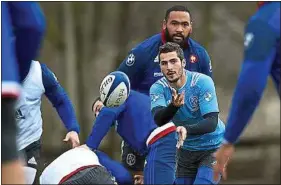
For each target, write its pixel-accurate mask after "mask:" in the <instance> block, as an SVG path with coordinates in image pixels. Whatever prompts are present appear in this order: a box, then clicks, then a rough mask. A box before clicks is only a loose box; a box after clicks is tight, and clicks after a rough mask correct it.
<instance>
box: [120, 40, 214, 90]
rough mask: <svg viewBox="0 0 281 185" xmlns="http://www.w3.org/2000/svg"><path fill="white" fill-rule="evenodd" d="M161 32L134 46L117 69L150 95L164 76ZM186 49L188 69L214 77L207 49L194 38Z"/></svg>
mask: <svg viewBox="0 0 281 185" xmlns="http://www.w3.org/2000/svg"><path fill="white" fill-rule="evenodd" d="M163 42H164V41H163V40H162V37H161V34H156V35H154V36H152V37H150V38H148V39H146V40H145V41H143V42H142V43H140V44H139V45H137V46H136V47H135V48H133V49H132V50H131V51H130V53H129V55H128V56H127V58H126V59H125V60H124V61H123V62H122V63H121V65H120V66H119V68H118V69H117V70H119V71H123V72H124V73H126V74H127V75H128V77H129V79H130V82H131V88H132V89H133V90H136V91H138V92H141V93H144V94H147V95H149V89H150V87H151V86H152V84H153V83H154V82H156V81H157V80H159V79H160V78H161V77H163V74H162V73H161V71H160V66H159V59H158V52H159V47H160V46H161V45H162V44H163ZM186 42H187V45H188V47H186V48H185V49H184V50H183V51H184V56H185V59H186V62H187V65H186V67H185V68H186V69H188V70H189V71H196V72H199V73H203V74H206V75H208V76H210V77H212V67H211V60H210V57H209V55H208V53H207V51H206V50H205V49H204V47H202V46H201V45H200V44H198V43H197V42H195V41H194V40H192V39H190V38H189V39H188V40H187V41H186Z"/></svg>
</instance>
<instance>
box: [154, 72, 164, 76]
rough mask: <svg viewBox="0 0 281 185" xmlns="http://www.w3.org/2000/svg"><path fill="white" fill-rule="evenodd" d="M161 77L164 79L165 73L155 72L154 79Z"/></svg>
mask: <svg viewBox="0 0 281 185" xmlns="http://www.w3.org/2000/svg"><path fill="white" fill-rule="evenodd" d="M159 76H161V77H162V76H163V73H161V72H159V73H157V72H155V73H154V77H159Z"/></svg>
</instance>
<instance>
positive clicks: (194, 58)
mask: <svg viewBox="0 0 281 185" xmlns="http://www.w3.org/2000/svg"><path fill="white" fill-rule="evenodd" d="M197 61H198V59H197V57H196V56H195V55H191V56H190V62H191V63H196V62H197Z"/></svg>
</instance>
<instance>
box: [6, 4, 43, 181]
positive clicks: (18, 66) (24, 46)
mask: <svg viewBox="0 0 281 185" xmlns="http://www.w3.org/2000/svg"><path fill="white" fill-rule="evenodd" d="M1 26H2V32H1V38H2V41H1V45H2V47H1V48H2V49H1V53H2V55H1V62H2V91H1V99H2V109H1V114H2V118H1V124H2V132H1V133H2V138H1V139H2V142H1V150H2V153H1V154H2V157H1V167H2V174H1V176H2V183H3V184H24V183H26V181H25V179H24V176H23V171H22V164H21V162H20V160H19V158H18V157H19V156H18V152H17V144H16V130H17V129H16V120H15V102H16V100H17V98H18V96H20V82H21V81H22V80H23V79H24V78H23V77H24V76H25V75H26V74H27V72H28V71H29V67H30V63H31V60H32V59H34V58H35V57H36V56H37V53H38V51H39V47H40V43H41V39H42V38H43V34H44V31H45V19H44V15H43V14H42V12H41V9H40V7H39V4H37V3H36V2H1Z"/></svg>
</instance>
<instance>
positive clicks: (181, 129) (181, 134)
mask: <svg viewBox="0 0 281 185" xmlns="http://www.w3.org/2000/svg"><path fill="white" fill-rule="evenodd" d="M177 133H178V136H179V140H178V143H177V148H180V147H181V146H182V145H183V142H184V140H185V139H186V135H187V131H186V128H185V127H183V126H178V127H177Z"/></svg>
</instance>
